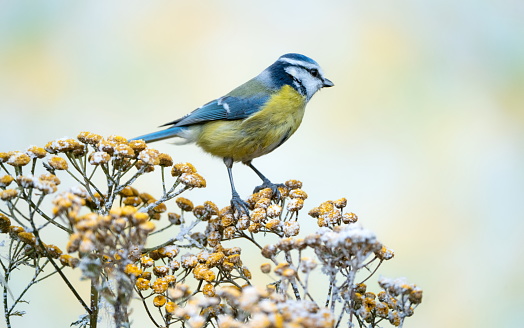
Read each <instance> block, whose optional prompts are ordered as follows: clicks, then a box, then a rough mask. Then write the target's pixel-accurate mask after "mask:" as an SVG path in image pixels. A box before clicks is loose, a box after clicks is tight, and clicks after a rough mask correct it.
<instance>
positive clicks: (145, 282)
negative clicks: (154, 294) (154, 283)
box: [135, 278, 149, 290]
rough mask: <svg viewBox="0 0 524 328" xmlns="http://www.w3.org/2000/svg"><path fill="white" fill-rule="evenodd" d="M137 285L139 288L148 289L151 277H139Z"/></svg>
mask: <svg viewBox="0 0 524 328" xmlns="http://www.w3.org/2000/svg"><path fill="white" fill-rule="evenodd" d="M135 286H136V288H137V289H138V290H148V289H149V279H145V278H138V279H137V280H136V283H135Z"/></svg>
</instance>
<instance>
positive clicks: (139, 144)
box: [128, 140, 147, 154]
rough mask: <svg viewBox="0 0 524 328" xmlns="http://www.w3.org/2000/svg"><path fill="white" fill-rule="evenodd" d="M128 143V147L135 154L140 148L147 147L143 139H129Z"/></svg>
mask: <svg viewBox="0 0 524 328" xmlns="http://www.w3.org/2000/svg"><path fill="white" fill-rule="evenodd" d="M128 145H129V147H131V149H133V151H134V152H135V154H138V153H140V152H141V151H142V150H144V149H146V148H147V145H146V143H145V142H144V140H131V141H129V143H128Z"/></svg>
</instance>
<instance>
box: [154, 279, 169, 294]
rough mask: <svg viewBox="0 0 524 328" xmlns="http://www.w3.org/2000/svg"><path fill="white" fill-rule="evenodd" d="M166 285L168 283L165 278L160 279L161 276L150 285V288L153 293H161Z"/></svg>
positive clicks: (165, 288) (167, 285)
mask: <svg viewBox="0 0 524 328" xmlns="http://www.w3.org/2000/svg"><path fill="white" fill-rule="evenodd" d="M168 287H169V283H168V282H167V281H166V280H164V279H162V278H158V279H157V280H155V282H154V283H153V284H152V285H151V289H153V291H154V292H155V294H162V293H164V292H165V291H166V290H167V288H168Z"/></svg>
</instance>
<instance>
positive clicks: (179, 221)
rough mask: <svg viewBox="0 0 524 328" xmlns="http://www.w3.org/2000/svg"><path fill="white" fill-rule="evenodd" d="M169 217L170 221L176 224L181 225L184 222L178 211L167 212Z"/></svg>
mask: <svg viewBox="0 0 524 328" xmlns="http://www.w3.org/2000/svg"><path fill="white" fill-rule="evenodd" d="M167 219H168V220H169V222H171V223H172V224H175V225H181V224H182V223H184V222H183V221H182V219H181V217H180V214H177V213H172V212H169V213H167Z"/></svg>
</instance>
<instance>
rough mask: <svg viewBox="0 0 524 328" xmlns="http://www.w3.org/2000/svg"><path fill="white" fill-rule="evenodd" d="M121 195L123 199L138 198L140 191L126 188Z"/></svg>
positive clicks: (129, 187)
mask: <svg viewBox="0 0 524 328" xmlns="http://www.w3.org/2000/svg"><path fill="white" fill-rule="evenodd" d="M119 194H120V195H121V196H123V197H137V196H138V195H140V193H139V192H138V190H137V189H135V188H133V187H131V186H126V187H124V189H122V190H121V191H120V193H119Z"/></svg>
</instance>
